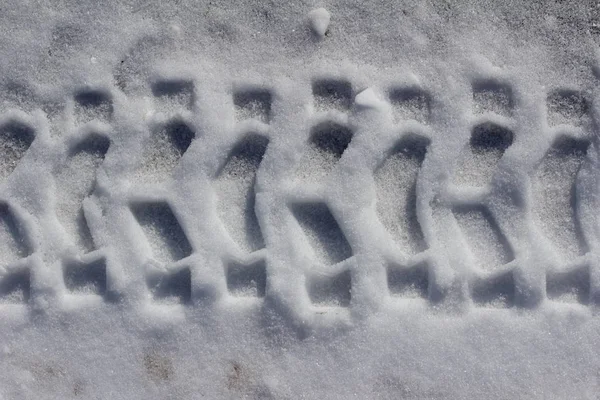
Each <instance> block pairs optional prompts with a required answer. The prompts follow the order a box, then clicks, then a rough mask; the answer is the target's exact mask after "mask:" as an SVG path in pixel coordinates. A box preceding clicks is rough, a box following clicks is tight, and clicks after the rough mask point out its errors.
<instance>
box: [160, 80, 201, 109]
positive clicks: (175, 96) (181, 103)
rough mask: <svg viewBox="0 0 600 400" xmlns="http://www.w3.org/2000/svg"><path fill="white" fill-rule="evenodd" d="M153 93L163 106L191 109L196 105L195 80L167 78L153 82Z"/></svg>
mask: <svg viewBox="0 0 600 400" xmlns="http://www.w3.org/2000/svg"><path fill="white" fill-rule="evenodd" d="M152 94H153V95H154V96H155V97H156V98H157V100H159V101H160V105H161V106H162V107H163V108H167V109H169V110H177V109H186V110H188V109H191V108H192V107H193V106H194V101H195V95H194V82H192V81H191V80H185V79H166V80H160V81H157V82H155V83H153V84H152Z"/></svg>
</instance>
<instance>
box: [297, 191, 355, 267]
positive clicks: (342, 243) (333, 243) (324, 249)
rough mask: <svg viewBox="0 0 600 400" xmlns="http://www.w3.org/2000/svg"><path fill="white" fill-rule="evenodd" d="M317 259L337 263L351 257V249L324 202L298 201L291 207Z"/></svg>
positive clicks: (326, 262) (327, 262) (325, 262)
mask: <svg viewBox="0 0 600 400" xmlns="http://www.w3.org/2000/svg"><path fill="white" fill-rule="evenodd" d="M291 209H292V213H293V214H294V217H295V218H296V220H297V221H298V223H299V224H300V227H301V228H302V230H303V231H304V234H305V235H306V238H307V239H308V242H309V244H310V245H311V247H312V249H313V250H314V252H315V255H316V257H317V258H318V260H319V261H320V262H322V263H324V264H337V263H339V262H341V261H344V260H345V259H347V258H350V257H352V249H351V247H350V244H349V243H348V241H347V240H346V237H345V236H344V233H343V232H342V230H341V229H340V227H339V225H338V223H337V221H336V220H335V218H334V217H333V215H332V214H331V212H330V211H329V207H328V206H327V204H325V203H298V204H294V205H292V207H291Z"/></svg>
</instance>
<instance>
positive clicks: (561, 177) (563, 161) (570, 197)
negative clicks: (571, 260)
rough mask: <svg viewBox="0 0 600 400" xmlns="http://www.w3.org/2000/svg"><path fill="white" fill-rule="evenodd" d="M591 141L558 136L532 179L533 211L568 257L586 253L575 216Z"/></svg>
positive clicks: (544, 230) (552, 239) (551, 238)
mask: <svg viewBox="0 0 600 400" xmlns="http://www.w3.org/2000/svg"><path fill="white" fill-rule="evenodd" d="M589 144H590V143H589V141H587V140H580V139H574V138H571V137H568V136H561V137H559V138H558V139H557V140H556V141H555V142H554V144H553V145H552V147H551V148H550V149H549V150H548V152H547V153H546V155H545V156H544V158H543V159H542V162H541V164H540V165H539V167H538V169H537V171H536V172H535V176H534V179H533V211H534V217H535V219H536V222H537V224H538V226H540V227H541V228H542V230H543V232H544V234H545V235H546V237H547V238H548V239H550V240H551V241H552V243H553V244H554V245H555V246H556V247H557V249H559V250H560V252H561V253H562V254H564V256H565V257H574V256H579V255H583V254H584V253H585V252H586V251H587V245H586V243H585V240H584V238H583V234H582V231H581V226H580V223H579V220H578V219H577V216H576V212H577V210H576V204H577V201H576V195H577V193H576V184H575V183H576V179H577V174H578V172H579V169H580V167H581V164H582V163H583V162H584V160H585V157H586V154H587V150H588V147H589Z"/></svg>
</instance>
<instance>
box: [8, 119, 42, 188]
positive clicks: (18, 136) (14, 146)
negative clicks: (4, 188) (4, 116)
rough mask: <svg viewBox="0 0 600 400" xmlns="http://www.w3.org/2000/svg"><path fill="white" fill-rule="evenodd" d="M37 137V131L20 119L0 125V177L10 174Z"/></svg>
mask: <svg viewBox="0 0 600 400" xmlns="http://www.w3.org/2000/svg"><path fill="white" fill-rule="evenodd" d="M34 139H35V131H34V130H33V128H31V127H30V126H28V125H26V124H24V123H21V122H19V121H9V122H7V123H5V124H3V125H2V126H0V179H4V178H6V177H7V176H9V175H10V174H11V173H12V172H13V171H14V169H15V168H16V167H17V164H18V163H19V161H20V160H21V158H23V156H24V155H25V152H26V151H27V150H28V149H29V147H30V146H31V144H32V143H33V140H34Z"/></svg>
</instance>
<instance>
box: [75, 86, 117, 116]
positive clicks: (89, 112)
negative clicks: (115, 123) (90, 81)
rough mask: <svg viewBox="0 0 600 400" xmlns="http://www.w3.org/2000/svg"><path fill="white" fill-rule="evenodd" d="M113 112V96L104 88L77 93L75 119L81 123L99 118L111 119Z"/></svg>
mask: <svg viewBox="0 0 600 400" xmlns="http://www.w3.org/2000/svg"><path fill="white" fill-rule="evenodd" d="M112 113H113V104H112V98H111V96H110V94H109V93H106V92H105V91H102V90H95V89H89V90H88V89H86V90H81V91H79V92H77V93H76V94H75V120H76V121H77V123H79V124H83V123H86V122H88V121H91V120H94V119H97V120H100V121H109V120H110V118H111V117H112Z"/></svg>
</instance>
